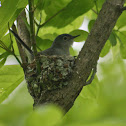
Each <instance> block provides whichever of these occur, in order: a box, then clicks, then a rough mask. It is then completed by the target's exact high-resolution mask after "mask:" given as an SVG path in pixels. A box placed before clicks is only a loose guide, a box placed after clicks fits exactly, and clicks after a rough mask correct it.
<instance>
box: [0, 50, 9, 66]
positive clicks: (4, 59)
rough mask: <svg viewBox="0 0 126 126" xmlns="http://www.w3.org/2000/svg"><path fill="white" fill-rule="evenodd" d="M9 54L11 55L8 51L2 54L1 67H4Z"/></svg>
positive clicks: (0, 58)
mask: <svg viewBox="0 0 126 126" xmlns="http://www.w3.org/2000/svg"><path fill="white" fill-rule="evenodd" d="M8 56H9V53H8V52H5V53H3V54H1V55H0V68H1V67H3V65H4V64H5V62H6V59H7V57H8Z"/></svg>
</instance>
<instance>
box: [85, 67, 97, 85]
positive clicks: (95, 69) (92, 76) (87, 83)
mask: <svg viewBox="0 0 126 126" xmlns="http://www.w3.org/2000/svg"><path fill="white" fill-rule="evenodd" d="M96 72H97V66H95V68H93V73H92V75H91V77H90V79H89V80H88V81H87V82H86V84H85V85H84V86H86V85H89V84H91V83H92V81H93V79H94V77H95V74H96Z"/></svg>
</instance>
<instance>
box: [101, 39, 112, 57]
mask: <svg viewBox="0 0 126 126" xmlns="http://www.w3.org/2000/svg"><path fill="white" fill-rule="evenodd" d="M110 48H111V43H110V42H109V41H107V42H106V43H105V46H104V47H103V49H102V51H101V53H100V57H104V56H106V55H107V54H108V53H109V51H110Z"/></svg>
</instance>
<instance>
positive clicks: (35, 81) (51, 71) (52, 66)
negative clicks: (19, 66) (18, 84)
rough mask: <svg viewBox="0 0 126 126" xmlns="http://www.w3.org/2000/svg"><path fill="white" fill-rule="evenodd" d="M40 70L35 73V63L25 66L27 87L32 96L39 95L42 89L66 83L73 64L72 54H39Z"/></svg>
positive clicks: (55, 87) (59, 86)
mask: <svg viewBox="0 0 126 126" xmlns="http://www.w3.org/2000/svg"><path fill="white" fill-rule="evenodd" d="M39 61H40V65H41V72H40V74H39V75H37V74H36V63H35V61H33V62H32V63H31V64H29V65H28V66H27V69H26V71H25V78H26V81H27V83H28V89H29V92H30V94H31V95H32V96H33V97H39V95H40V94H41V92H42V91H45V90H55V89H58V88H62V87H63V86H66V85H67V84H68V79H69V78H70V76H71V73H72V70H73V67H74V65H75V57H72V56H44V55H40V56H39Z"/></svg>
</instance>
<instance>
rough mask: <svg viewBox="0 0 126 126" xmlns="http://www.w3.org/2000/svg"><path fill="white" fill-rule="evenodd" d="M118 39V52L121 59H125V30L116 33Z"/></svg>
mask: <svg viewBox="0 0 126 126" xmlns="http://www.w3.org/2000/svg"><path fill="white" fill-rule="evenodd" d="M118 37H119V41H120V53H121V56H122V58H123V59H126V31H123V32H119V33H118Z"/></svg>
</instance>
